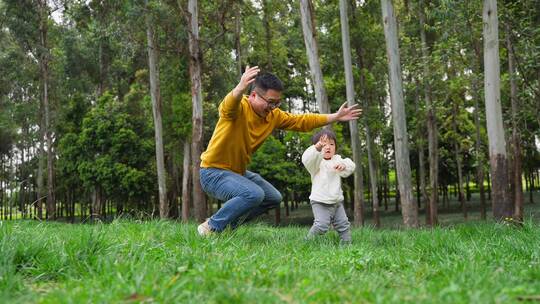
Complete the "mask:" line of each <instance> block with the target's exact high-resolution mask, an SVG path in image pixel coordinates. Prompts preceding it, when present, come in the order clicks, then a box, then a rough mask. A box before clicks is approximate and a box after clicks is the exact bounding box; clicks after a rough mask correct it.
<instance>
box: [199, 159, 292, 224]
mask: <svg viewBox="0 0 540 304" xmlns="http://www.w3.org/2000/svg"><path fill="white" fill-rule="evenodd" d="M200 176H201V179H200V180H201V186H202V189H203V191H204V192H206V193H207V194H208V195H210V196H213V197H215V198H217V199H218V200H221V201H225V204H223V206H222V207H221V209H219V210H218V211H217V212H216V213H215V214H214V215H212V217H210V219H209V221H208V225H209V226H210V228H211V229H212V230H214V231H223V230H224V229H225V228H226V227H227V226H231V228H236V226H238V225H240V224H241V223H242V222H244V221H249V220H251V219H253V218H254V217H256V216H259V215H261V214H263V213H264V212H266V211H267V210H269V209H272V208H275V207H278V206H279V204H280V203H281V199H282V197H281V193H279V191H278V190H277V189H276V188H274V186H272V184H270V183H269V182H267V181H266V180H265V179H264V178H262V177H261V176H260V175H259V174H257V173H253V172H250V171H246V173H245V174H244V175H240V174H238V173H235V172H232V171H229V170H224V169H217V168H201V170H200Z"/></svg>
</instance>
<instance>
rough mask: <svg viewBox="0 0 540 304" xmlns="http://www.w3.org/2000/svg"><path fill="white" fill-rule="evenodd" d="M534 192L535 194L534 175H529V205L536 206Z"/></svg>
mask: <svg viewBox="0 0 540 304" xmlns="http://www.w3.org/2000/svg"><path fill="white" fill-rule="evenodd" d="M533 192H534V175H533V173H531V174H530V175H529V203H531V204H534V200H533Z"/></svg>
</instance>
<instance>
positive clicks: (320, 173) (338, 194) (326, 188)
mask: <svg viewBox="0 0 540 304" xmlns="http://www.w3.org/2000/svg"><path fill="white" fill-rule="evenodd" d="M302 163H303V164H304V166H305V167H306V169H307V170H308V171H309V174H311V195H310V196H309V199H310V200H313V201H317V202H321V203H325V204H336V203H339V202H342V201H343V190H341V178H342V177H347V176H349V175H351V174H352V173H353V171H354V168H355V167H356V165H355V164H354V162H353V161H352V160H350V159H349V158H345V159H343V158H341V156H340V155H338V154H335V155H334V156H333V157H332V158H331V159H329V160H326V159H324V158H323V156H322V152H319V151H317V149H316V148H315V146H314V145H312V146H310V147H309V148H307V149H306V151H304V154H303V155H302ZM338 164H342V165H344V166H345V170H343V171H338V170H336V169H335V168H334V167H335V166H336V165H338Z"/></svg>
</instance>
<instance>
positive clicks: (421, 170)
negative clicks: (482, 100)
mask: <svg viewBox="0 0 540 304" xmlns="http://www.w3.org/2000/svg"><path fill="white" fill-rule="evenodd" d="M415 83H416V89H415V98H414V102H415V108H416V113H417V115H418V117H419V119H418V121H417V126H416V128H417V134H416V136H417V138H416V140H417V142H416V148H417V149H418V175H419V176H418V179H419V184H420V185H419V186H420V187H419V189H417V191H418V192H419V193H420V195H419V197H420V200H419V203H418V208H420V206H425V208H424V209H425V210H426V213H427V211H428V210H429V209H428V208H427V204H426V202H427V191H426V165H425V156H424V138H425V133H424V132H421V130H423V126H424V119H423V118H424V115H423V113H420V93H419V92H418V90H419V88H420V82H419V81H418V78H415ZM428 215H429V214H428Z"/></svg>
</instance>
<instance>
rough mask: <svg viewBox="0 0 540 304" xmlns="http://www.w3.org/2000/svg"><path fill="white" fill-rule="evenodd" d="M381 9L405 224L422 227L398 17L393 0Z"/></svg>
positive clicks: (397, 168) (385, 2)
mask: <svg viewBox="0 0 540 304" xmlns="http://www.w3.org/2000/svg"><path fill="white" fill-rule="evenodd" d="M381 7H382V15H383V24H384V36H385V38H386V54H387V58H388V74H389V82H390V98H391V100H392V121H393V126H394V145H395V152H396V171H397V177H398V181H399V194H400V198H401V210H402V214H403V223H404V224H405V226H406V227H418V206H417V205H416V204H415V203H414V199H413V195H412V187H411V166H410V163H409V147H408V139H407V125H406V119H405V105H404V103H403V89H402V78H401V67H400V55H399V47H398V36H397V35H398V32H397V24H396V17H395V15H394V9H393V6H392V2H391V0H381Z"/></svg>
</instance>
